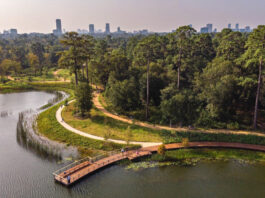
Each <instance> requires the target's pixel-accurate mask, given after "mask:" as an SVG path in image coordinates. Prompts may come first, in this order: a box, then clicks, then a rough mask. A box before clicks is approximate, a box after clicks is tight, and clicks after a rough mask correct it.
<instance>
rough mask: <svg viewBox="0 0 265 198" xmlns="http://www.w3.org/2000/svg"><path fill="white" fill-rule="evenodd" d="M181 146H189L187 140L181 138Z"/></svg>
mask: <svg viewBox="0 0 265 198" xmlns="http://www.w3.org/2000/svg"><path fill="white" fill-rule="evenodd" d="M182 146H184V147H188V146H189V138H182Z"/></svg>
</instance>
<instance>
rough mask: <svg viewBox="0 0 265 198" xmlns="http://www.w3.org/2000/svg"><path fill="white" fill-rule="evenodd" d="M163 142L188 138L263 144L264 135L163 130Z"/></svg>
mask: <svg viewBox="0 0 265 198" xmlns="http://www.w3.org/2000/svg"><path fill="white" fill-rule="evenodd" d="M164 133H165V134H164V135H165V141H164V142H165V143H174V142H181V141H182V139H183V138H188V139H189V141H191V142H203V141H207V142H236V143H243V144H256V145H265V137H262V136H256V135H241V134H227V133H226V134H225V133H204V132H203V131H201V132H200V131H196V132H192V131H190V132H169V131H164Z"/></svg>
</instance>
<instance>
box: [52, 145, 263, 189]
mask: <svg viewBox="0 0 265 198" xmlns="http://www.w3.org/2000/svg"><path fill="white" fill-rule="evenodd" d="M205 147H207V148H236V149H249V150H256V151H263V152H265V146H260V145H251V144H240V143H227V142H191V143H189V144H188V146H186V147H184V146H183V144H181V143H174V144H167V145H165V148H166V150H174V149H182V148H205ZM157 150H158V146H150V147H146V148H141V149H138V150H132V151H127V152H124V153H121V152H120V153H116V154H113V155H110V156H107V157H105V158H102V159H99V160H95V161H93V160H86V161H84V162H82V163H81V164H76V165H74V166H73V167H70V168H68V169H64V170H62V171H60V172H58V171H57V174H54V176H55V177H54V178H55V180H57V181H58V182H60V183H62V184H64V185H66V186H68V185H71V184H73V183H75V182H77V181H78V180H79V179H81V178H83V177H85V176H87V175H89V174H91V173H93V172H95V171H97V170H99V169H101V168H103V167H106V166H109V165H111V164H113V163H115V162H118V161H121V160H123V159H129V160H134V159H136V158H140V157H143V156H148V155H151V154H152V153H154V152H157ZM68 176H69V179H70V180H69V182H68V181H67V177H68Z"/></svg>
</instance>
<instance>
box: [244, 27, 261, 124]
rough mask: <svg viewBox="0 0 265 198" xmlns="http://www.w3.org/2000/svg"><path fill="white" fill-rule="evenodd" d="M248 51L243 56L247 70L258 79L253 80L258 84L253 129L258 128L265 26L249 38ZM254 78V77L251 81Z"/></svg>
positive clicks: (257, 29) (255, 30) (256, 30)
mask: <svg viewBox="0 0 265 198" xmlns="http://www.w3.org/2000/svg"><path fill="white" fill-rule="evenodd" d="M246 47H247V50H246V52H245V54H244V55H243V59H245V68H247V69H248V71H249V72H251V73H252V74H254V75H255V76H256V77H255V79H253V80H254V81H255V82H256V83H255V84H256V87H257V89H256V99H255V106H254V116H253V128H254V129H256V128H257V119H258V108H259V100H260V90H261V86H262V67H263V63H264V61H265V60H264V59H265V26H264V25H260V26H258V28H256V29H254V31H253V32H252V33H251V34H250V36H249V37H248V40H247V43H246ZM251 78H253V75H252V76H250V78H249V79H251Z"/></svg>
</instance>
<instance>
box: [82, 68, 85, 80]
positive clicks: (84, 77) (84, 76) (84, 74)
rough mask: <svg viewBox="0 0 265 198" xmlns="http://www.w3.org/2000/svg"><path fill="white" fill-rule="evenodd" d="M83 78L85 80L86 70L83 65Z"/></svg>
mask: <svg viewBox="0 0 265 198" xmlns="http://www.w3.org/2000/svg"><path fill="white" fill-rule="evenodd" d="M82 76H83V79H85V68H84V65H82Z"/></svg>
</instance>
